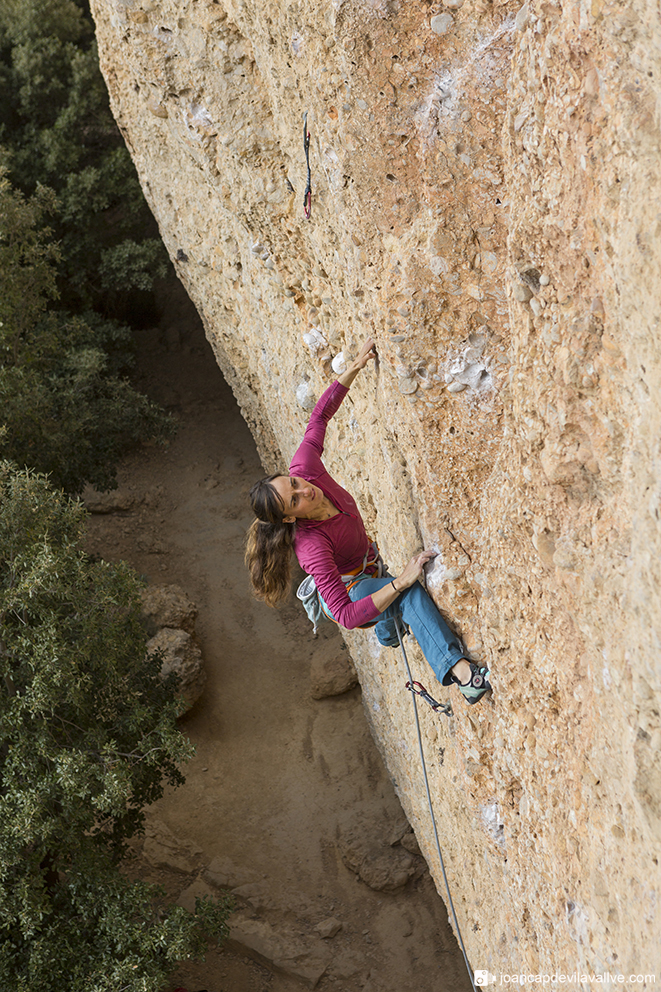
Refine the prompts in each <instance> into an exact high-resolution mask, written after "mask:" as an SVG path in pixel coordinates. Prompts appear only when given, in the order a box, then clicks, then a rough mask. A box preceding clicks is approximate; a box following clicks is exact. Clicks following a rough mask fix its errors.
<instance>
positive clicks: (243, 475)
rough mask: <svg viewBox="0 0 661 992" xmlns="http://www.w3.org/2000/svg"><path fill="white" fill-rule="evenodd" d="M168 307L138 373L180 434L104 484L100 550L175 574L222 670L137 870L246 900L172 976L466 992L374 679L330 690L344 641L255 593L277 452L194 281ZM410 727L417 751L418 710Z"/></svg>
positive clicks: (345, 678)
mask: <svg viewBox="0 0 661 992" xmlns="http://www.w3.org/2000/svg"><path fill="white" fill-rule="evenodd" d="M167 314H168V316H167V320H166V321H165V322H164V323H163V326H162V327H161V328H159V329H158V330H154V331H144V332H141V333H140V335H139V337H140V345H139V349H140V369H139V372H138V375H137V379H138V382H139V385H140V386H141V388H143V389H144V390H145V391H146V392H148V393H149V394H150V395H151V396H152V397H154V398H155V399H157V400H159V401H160V402H162V403H164V404H165V405H166V406H168V408H170V409H171V410H172V411H173V412H174V413H175V414H176V415H177V417H178V418H179V422H180V427H179V431H178V434H177V436H176V438H175V439H174V441H173V442H172V443H171V444H170V446H169V448H168V449H167V450H165V451H163V450H160V449H158V448H145V449H143V450H141V451H140V452H138V453H136V454H134V455H133V456H132V457H130V458H128V459H127V460H126V461H125V462H124V463H123V464H122V466H121V470H120V486H119V489H118V490H117V491H116V492H114V493H111V494H108V495H106V496H99V495H94V494H91V493H88V494H87V499H88V504H89V506H90V508H91V509H92V511H93V512H92V516H91V518H90V523H89V534H88V547H89V550H90V551H93V552H96V553H99V554H102V555H103V556H104V557H107V558H111V559H117V558H123V559H126V560H127V561H129V562H130V563H131V564H132V565H133V566H134V567H135V568H136V569H137V571H138V572H140V573H141V574H143V575H144V576H145V578H146V579H147V580H148V582H149V583H150V584H151V585H163V584H165V585H168V584H173V583H176V584H177V585H178V586H180V587H181V588H183V590H185V592H186V594H187V595H188V596H190V597H191V598H192V600H193V601H194V602H195V604H196V605H197V607H198V610H199V614H198V617H197V620H196V627H195V637H196V639H197V641H198V643H199V645H200V647H201V649H202V654H203V657H204V662H205V667H206V672H207V682H206V687H205V689H204V691H203V694H202V696H201V697H200V699H199V701H198V702H197V703H196V704H195V705H194V706H193V708H192V709H191V710H190V711H189V712H188V713H187V714H186V716H185V717H184V718H183V719H182V728H183V729H184V731H185V732H186V733H187V734H189V735H190V737H191V738H192V740H193V741H194V743H195V746H196V749H197V750H196V756H195V758H194V759H193V760H192V762H191V763H190V765H189V766H188V768H187V771H186V775H187V781H186V785H185V786H184V787H182V788H181V789H179V790H177V791H175V792H172V791H171V792H167V793H166V795H165V796H164V798H163V799H162V800H161V801H160V802H159V803H157V804H156V805H155V806H154V807H153V808H152V809H151V810H150V811H149V818H148V829H147V836H146V839H145V840H144V842H143V843H141V844H140V845H139V846H138V847H137V854H138V859H139V860H138V862H137V870H138V871H139V872H140V873H141V874H142V875H143V876H144V877H148V878H150V879H152V880H154V881H158V882H160V883H161V884H163V885H164V886H165V888H166V890H167V892H168V894H169V896H170V897H171V898H172V899H173V900H178V901H180V902H182V903H183V904H184V905H191V906H192V904H193V902H194V896H195V895H196V894H200V895H203V894H205V893H207V892H209V893H215V892H218V891H219V890H221V889H224V888H225V889H227V888H229V889H230V890H232V891H233V892H234V895H235V897H236V905H237V909H236V912H235V914H234V916H233V918H232V939H231V941H230V943H229V944H228V945H227V946H226V947H225V948H224V949H223V950H221V951H218V950H216V949H211V950H210V951H209V954H208V955H207V959H206V962H205V963H203V964H189V965H184V966H182V967H181V969H180V970H179V971H178V972H177V974H176V975H174V976H173V977H172V982H171V985H170V988H172V989H174V988H175V987H176V986H178V985H184V986H185V987H187V988H188V989H190V990H197V989H201V988H206V989H208V990H209V992H266V990H269V992H294V990H296V989H300V988H301V987H302V986H307V987H314V986H316V987H317V988H318V989H320V990H322V992H325V990H334V992H335V990H342V992H357V990H358V989H366V990H368V992H405V990H411V992H440V990H460V989H463V988H466V989H468V988H469V987H470V985H469V981H468V977H467V975H466V971H465V967H464V963H463V959H462V957H461V954H460V952H459V949H458V948H457V945H456V942H455V940H454V937H453V935H452V932H451V930H450V927H449V925H448V922H447V914H446V912H445V907H444V905H443V903H442V901H441V899H440V898H439V896H438V895H437V893H436V890H435V888H434V885H433V882H432V880H431V878H430V876H429V873H428V871H427V869H426V865H425V863H424V861H423V859H422V858H421V857H420V855H419V854H418V852H417V845H416V843H415V838H414V836H413V834H412V832H411V830H410V828H409V826H408V824H407V822H406V820H405V818H404V816H403V813H402V810H401V807H400V805H399V802H398V799H397V797H396V795H395V791H394V789H393V785H392V783H391V782H390V780H389V778H388V775H387V773H386V771H385V768H384V766H383V763H382V761H381V758H380V756H379V753H378V751H377V749H376V747H375V745H374V743H373V741H372V738H371V736H370V733H369V730H368V727H367V723H366V721H365V718H364V713H363V709H362V704H361V697H360V689H359V688H358V687H356V686H355V685H354V687H353V688H349V689H348V690H347V691H344V692H339V694H335V695H327V693H329V692H332V693H338V691H339V690H342V689H346V687H347V685H351V684H352V682H353V680H354V677H353V671H352V668H351V664H350V661H349V660H348V655H347V653H346V652H345V650H344V647H343V642H342V640H341V638H340V637H339V635H338V634H337V632H336V631H335V630H334V629H331V628H330V627H327V628H326V629H325V630H324V631H323V633H322V636H321V637H320V639H319V640H317V641H315V640H313V639H312V638H311V628H310V627H309V625H308V622H307V619H306V618H305V616H304V614H303V613H302V610H300V609H299V608H298V606H297V604H295V603H294V602H292V603H290V605H288V606H287V607H286V608H285V609H283V610H281V611H278V612H275V611H271V610H269V609H267V608H266V607H265V606H263V605H261V604H259V603H257V602H255V601H254V600H253V599H252V598H251V596H250V593H249V589H248V581H247V576H246V573H245V570H244V567H243V563H242V554H243V540H244V534H245V530H246V528H247V526H248V524H249V522H250V513H249V511H248V510H247V500H246V496H247V492H248V489H249V487H250V485H251V483H252V481H253V480H254V479H255V478H258V477H259V475H260V474H261V466H260V464H259V460H258V458H257V455H256V452H255V447H254V444H253V441H252V438H251V436H250V433H249V431H248V429H247V427H246V425H245V424H244V422H243V420H242V418H241V416H240V414H239V411H238V408H237V406H236V404H235V402H234V399H233V396H232V394H231V391H230V390H229V388H228V387H227V385H226V384H225V382H224V380H223V378H222V376H221V374H220V372H219V370H218V367H217V365H216V363H215V362H214V360H213V356H212V354H211V350H210V348H209V347H208V345H207V343H206V341H205V340H204V337H203V334H202V331H201V328H200V327H199V325H198V324H197V323H196V322H195V321H194V320H191V318H190V313H189V311H187V309H186V305H185V303H184V302H183V301H181V300H180V299H179V298H178V297H177V296H174V297H173V298H172V300H171V301H169V303H168V306H167ZM184 328H185V330H183V329H184ZM315 697H317V698H315ZM411 735H412V736H411V741H410V742H409V743H410V746H411V747H413V746H415V737H414V729H413V721H412V720H411ZM421 787H422V786H421Z"/></svg>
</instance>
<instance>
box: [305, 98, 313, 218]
mask: <svg viewBox="0 0 661 992" xmlns="http://www.w3.org/2000/svg"><path fill="white" fill-rule="evenodd" d="M303 150H304V151H305V161H306V162H307V166H308V182H307V186H306V187H305V193H304V194H303V213H304V214H305V216H306V218H307V220H310V214H311V213H312V173H311V172H310V132H309V131H308V113H307V110H306V112H305V116H304V118H303Z"/></svg>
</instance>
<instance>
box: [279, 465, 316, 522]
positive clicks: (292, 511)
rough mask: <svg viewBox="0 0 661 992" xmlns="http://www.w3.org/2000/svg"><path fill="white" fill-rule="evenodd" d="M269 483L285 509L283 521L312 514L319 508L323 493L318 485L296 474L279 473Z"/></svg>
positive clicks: (291, 520) (304, 517)
mask: <svg viewBox="0 0 661 992" xmlns="http://www.w3.org/2000/svg"><path fill="white" fill-rule="evenodd" d="M271 485H272V486H273V488H274V489H275V490H276V492H277V493H278V495H279V496H280V498H281V500H282V502H283V504H284V510H285V516H284V521H285V523H293V521H294V520H296V519H300V520H304V519H306V518H307V517H311V516H314V515H315V514H316V512H317V511H318V510H319V509H320V507H321V503H322V500H323V498H324V494H323V492H322V491H321V489H319V487H318V486H313V485H312V483H311V482H307V480H306V479H301V478H300V476H296V475H279V476H278V478H277V479H272V480H271Z"/></svg>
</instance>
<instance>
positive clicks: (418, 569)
mask: <svg viewBox="0 0 661 992" xmlns="http://www.w3.org/2000/svg"><path fill="white" fill-rule="evenodd" d="M436 555H437V552H436V551H419V552H418V554H417V555H413V557H412V558H411V560H410V561H409V562H408V564H407V565H406V567H405V568H404V570H403V571H402V572H400V574H399V575H398V576H397V578H396V579H395V588H396V589H397V590H398V591H399V592H403V590H404V589H408V588H410V586H412V585H413V583H414V582H417V581H418V579H419V578H420V576H421V575H422V570H423V568H424V567H425V565H426V564H427V562H428V561H430V560H431V559H432V558H435V557H436Z"/></svg>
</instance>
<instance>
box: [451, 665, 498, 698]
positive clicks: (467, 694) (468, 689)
mask: <svg viewBox="0 0 661 992" xmlns="http://www.w3.org/2000/svg"><path fill="white" fill-rule="evenodd" d="M469 665H470V666H471V680H470V682H466V684H465V685H464V684H462V683H461V682H460V681H459V679H458V678H455V677H454V676H453V680H454V681H455V682H456V683H457V685H458V686H459V692H460V693H461V694H462V696H463V697H464V699H465V700H466V702H467V703H468V704H469V705H470V706H472V705H473V703H477V702H478V701H479V700H480V699H482V696H484V694H485V693H487V692H491V683H490V682H489V675H490V674H491V673H490V672H489V669H488V668H487V667H486V666H485V665H476V664H475V662H474V661H470V662H469Z"/></svg>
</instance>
